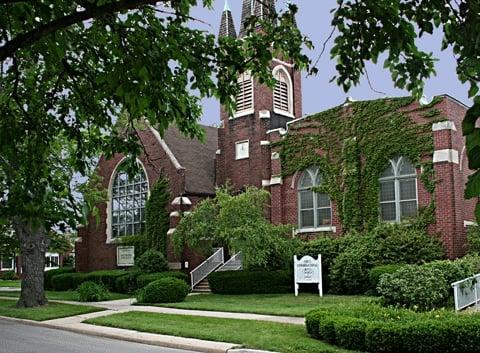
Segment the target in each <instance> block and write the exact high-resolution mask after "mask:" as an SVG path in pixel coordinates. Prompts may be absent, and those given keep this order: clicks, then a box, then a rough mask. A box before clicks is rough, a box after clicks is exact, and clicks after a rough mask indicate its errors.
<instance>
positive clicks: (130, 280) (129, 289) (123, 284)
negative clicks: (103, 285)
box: [115, 271, 141, 294]
mask: <svg viewBox="0 0 480 353" xmlns="http://www.w3.org/2000/svg"><path fill="white" fill-rule="evenodd" d="M140 275H141V272H140V271H130V272H128V273H126V274H125V275H123V276H120V277H118V278H117V279H116V280H115V291H116V292H117V293H123V294H130V293H134V292H135V291H136V290H137V289H138V286H137V278H138V276H140Z"/></svg>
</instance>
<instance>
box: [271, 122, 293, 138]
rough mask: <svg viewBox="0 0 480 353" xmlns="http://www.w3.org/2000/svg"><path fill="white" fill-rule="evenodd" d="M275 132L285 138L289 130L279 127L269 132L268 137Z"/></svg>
mask: <svg viewBox="0 0 480 353" xmlns="http://www.w3.org/2000/svg"><path fill="white" fill-rule="evenodd" d="M287 124H288V123H287ZM274 132H278V133H279V134H280V135H282V136H283V135H285V134H286V133H287V130H285V129H284V128H283V127H279V128H277V129H272V130H267V135H269V134H272V133H274Z"/></svg>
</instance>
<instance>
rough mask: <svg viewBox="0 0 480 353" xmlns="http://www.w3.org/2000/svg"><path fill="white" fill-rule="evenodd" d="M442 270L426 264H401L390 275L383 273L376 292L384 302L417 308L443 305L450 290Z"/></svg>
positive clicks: (423, 308) (425, 308)
mask: <svg viewBox="0 0 480 353" xmlns="http://www.w3.org/2000/svg"><path fill="white" fill-rule="evenodd" d="M445 283H446V281H445V276H444V275H443V273H442V271H440V270H438V269H436V268H430V267H426V266H416V265H409V266H404V267H402V268H400V269H399V270H397V271H396V272H395V273H392V274H384V275H383V276H382V277H381V278H380V282H379V284H378V288H377V290H378V292H379V293H380V295H381V296H382V299H383V301H384V303H385V304H387V305H397V306H403V307H407V308H411V309H416V310H430V309H434V308H438V307H441V306H443V305H444V304H445V303H446V301H447V299H448V295H449V292H448V290H447V288H446V287H445Z"/></svg>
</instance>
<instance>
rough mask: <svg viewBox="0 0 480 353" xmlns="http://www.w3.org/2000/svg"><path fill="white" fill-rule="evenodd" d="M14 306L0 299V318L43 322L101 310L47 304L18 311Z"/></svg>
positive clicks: (80, 306) (14, 302)
mask: <svg viewBox="0 0 480 353" xmlns="http://www.w3.org/2000/svg"><path fill="white" fill-rule="evenodd" d="M15 304H16V301H15V300H9V299H0V316H8V317H16V318H19V319H28V320H34V321H45V320H52V319H58V318H62V317H67V316H75V315H81V314H87V313H93V312H96V311H102V310H103V309H101V308H95V307H93V306H85V305H72V304H61V303H49V304H47V305H44V306H41V307H36V308H26V309H20V308H16V307H15Z"/></svg>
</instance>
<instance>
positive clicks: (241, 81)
mask: <svg viewBox="0 0 480 353" xmlns="http://www.w3.org/2000/svg"><path fill="white" fill-rule="evenodd" d="M237 85H238V93H237V96H236V98H235V102H236V105H237V110H236V114H242V113H244V114H245V113H248V112H250V111H251V110H253V79H252V76H251V75H250V73H248V72H245V73H243V74H241V75H240V77H239V78H238V80H237Z"/></svg>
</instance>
